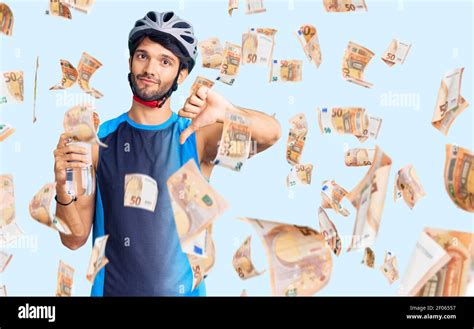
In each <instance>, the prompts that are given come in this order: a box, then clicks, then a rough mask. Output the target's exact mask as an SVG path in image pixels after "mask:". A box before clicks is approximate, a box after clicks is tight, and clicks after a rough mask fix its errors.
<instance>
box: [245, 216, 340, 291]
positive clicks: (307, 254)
mask: <svg viewBox="0 0 474 329" xmlns="http://www.w3.org/2000/svg"><path fill="white" fill-rule="evenodd" d="M240 219H241V220H243V221H245V222H247V223H249V224H251V225H252V226H253V228H254V229H255V230H256V232H257V233H258V235H259V237H260V239H261V240H262V242H263V245H264V247H265V251H266V254H267V259H268V263H269V268H270V270H269V273H270V283H271V288H272V293H273V295H275V296H311V295H313V294H315V293H316V292H318V291H319V290H321V289H322V288H323V287H324V286H325V285H326V284H327V283H328V282H329V279H330V277H331V272H332V258H331V250H330V249H329V248H328V247H327V245H326V241H325V240H324V237H323V236H322V235H321V234H320V233H319V232H317V231H315V230H313V229H312V228H309V227H305V226H297V225H291V224H284V223H278V222H272V221H266V220H260V219H253V218H240Z"/></svg>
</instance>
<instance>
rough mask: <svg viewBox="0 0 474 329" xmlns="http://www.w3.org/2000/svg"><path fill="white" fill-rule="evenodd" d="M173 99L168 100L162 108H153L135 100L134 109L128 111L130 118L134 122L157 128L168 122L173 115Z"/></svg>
mask: <svg viewBox="0 0 474 329" xmlns="http://www.w3.org/2000/svg"><path fill="white" fill-rule="evenodd" d="M170 102H171V99H170V98H168V99H167V100H166V102H165V103H164V104H163V106H162V107H160V108H151V107H148V106H145V105H143V104H140V103H138V102H137V101H135V100H133V102H132V107H131V108H130V111H128V117H129V118H130V119H132V120H133V121H134V122H136V123H138V124H141V125H146V126H155V125H160V124H162V123H163V122H166V120H168V119H169V118H170V116H171V115H172V114H173V113H172V111H171V108H170Z"/></svg>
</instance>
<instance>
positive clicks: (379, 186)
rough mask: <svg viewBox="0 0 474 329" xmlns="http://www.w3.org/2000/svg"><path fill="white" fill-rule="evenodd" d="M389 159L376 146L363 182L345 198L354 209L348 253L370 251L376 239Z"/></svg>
mask: <svg viewBox="0 0 474 329" xmlns="http://www.w3.org/2000/svg"><path fill="white" fill-rule="evenodd" d="M391 167H392V159H390V157H388V156H387V155H386V154H385V153H384V152H383V150H382V149H381V148H379V147H378V146H376V148H375V155H374V159H373V162H372V166H371V167H370V169H369V171H368V172H367V173H366V175H365V176H364V178H363V179H362V180H361V181H360V183H359V184H357V186H356V187H354V189H353V190H352V191H351V192H349V193H348V194H347V196H346V197H347V199H348V200H349V201H351V202H352V205H353V206H354V207H355V208H356V209H357V215H356V221H355V224H354V231H353V234H352V241H351V245H350V246H349V249H348V250H347V251H350V250H354V249H360V248H365V247H370V246H371V245H372V244H373V243H374V242H375V239H376V237H377V232H378V230H379V227H380V221H381V219H382V212H383V208H384V203H385V196H386V193H387V186H388V177H389V175H390V169H391Z"/></svg>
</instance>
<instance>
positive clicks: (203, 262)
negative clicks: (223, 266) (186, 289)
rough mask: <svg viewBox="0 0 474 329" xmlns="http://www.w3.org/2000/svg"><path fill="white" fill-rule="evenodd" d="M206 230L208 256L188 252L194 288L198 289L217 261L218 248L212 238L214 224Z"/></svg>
mask: <svg viewBox="0 0 474 329" xmlns="http://www.w3.org/2000/svg"><path fill="white" fill-rule="evenodd" d="M205 232H206V235H205V236H206V245H207V255H206V257H200V256H197V255H196V254H194V253H192V254H189V253H187V254H186V255H187V257H188V261H189V264H190V265H191V270H192V272H193V287H192V290H194V289H196V287H197V286H198V285H199V284H200V283H201V282H202V281H203V280H204V278H205V277H206V276H207V275H208V274H209V272H210V271H211V269H212V267H213V266H214V263H215V261H216V249H215V246H214V241H213V240H212V224H211V225H209V226H208V227H207V228H206V229H205Z"/></svg>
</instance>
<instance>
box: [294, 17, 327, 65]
mask: <svg viewBox="0 0 474 329" xmlns="http://www.w3.org/2000/svg"><path fill="white" fill-rule="evenodd" d="M296 36H297V37H298V41H299V42H300V44H301V46H302V47H303V51H304V53H305V55H306V57H307V58H308V60H309V61H310V62H312V63H313V64H314V65H316V67H318V68H319V65H321V61H322V58H321V49H320V47H319V38H318V31H317V30H316V27H314V26H313V25H311V24H305V25H302V26H301V27H300V28H299V30H298V31H297V32H296Z"/></svg>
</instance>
